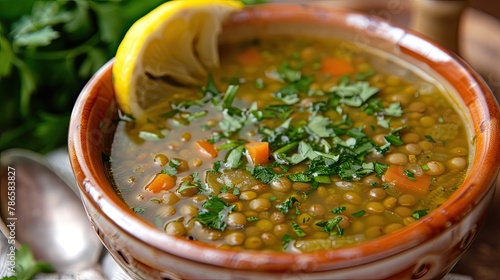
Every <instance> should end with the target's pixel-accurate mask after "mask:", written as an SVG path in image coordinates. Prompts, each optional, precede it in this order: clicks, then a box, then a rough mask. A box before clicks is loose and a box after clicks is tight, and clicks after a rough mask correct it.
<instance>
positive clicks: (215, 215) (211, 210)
mask: <svg viewBox="0 0 500 280" xmlns="http://www.w3.org/2000/svg"><path fill="white" fill-rule="evenodd" d="M234 207H235V206H234V205H231V206H230V205H229V204H227V203H226V202H225V201H224V200H222V199H221V198H219V197H217V196H215V195H210V197H209V198H208V200H206V201H205V202H204V203H203V205H202V209H200V211H199V212H198V216H196V220H197V221H199V222H200V223H202V224H203V225H204V226H206V227H209V228H213V229H219V230H224V229H226V227H227V224H226V220H227V216H228V215H229V214H230V213H231V212H233V209H234Z"/></svg>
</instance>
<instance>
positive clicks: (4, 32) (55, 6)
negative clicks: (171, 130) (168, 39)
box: [0, 0, 165, 152]
mask: <svg viewBox="0 0 500 280" xmlns="http://www.w3.org/2000/svg"><path fill="white" fill-rule="evenodd" d="M163 2H165V1H164V0H149V1H133V0H116V1H111V0H110V1H97V0H95V1H94V0H74V1H62V0H53V1H35V0H23V1H0V94H1V99H2V102H0V111H1V112H2V118H0V133H1V135H2V137H1V138H0V150H5V149H8V148H12V147H21V148H27V149H31V150H35V151H38V152H48V151H50V150H52V149H54V148H56V147H58V146H62V145H65V144H66V139H67V132H68V122H69V116H70V113H71V110H72V108H73V105H74V102H75V100H76V98H77V96H78V94H79V92H80V91H81V89H82V88H83V86H84V85H85V83H86V82H87V81H88V80H89V79H90V77H91V76H92V75H93V74H94V73H95V72H96V71H97V69H99V68H100V67H101V66H102V65H103V64H104V63H105V62H106V61H108V60H109V59H111V58H112V57H113V56H114V54H115V52H116V49H117V47H118V45H119V43H120V41H121V39H122V38H123V36H124V35H125V33H126V31H127V30H128V28H129V27H130V26H131V25H132V24H133V23H134V22H135V21H136V20H138V19H139V18H140V17H142V16H143V15H145V14H146V13H148V12H149V11H151V10H152V9H154V8H155V7H156V6H158V5H159V4H161V3H163Z"/></svg>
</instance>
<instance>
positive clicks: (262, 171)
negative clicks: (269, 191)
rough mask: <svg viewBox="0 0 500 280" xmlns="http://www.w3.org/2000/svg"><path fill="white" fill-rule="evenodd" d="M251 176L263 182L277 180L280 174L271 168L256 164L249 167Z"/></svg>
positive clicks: (267, 182)
mask: <svg viewBox="0 0 500 280" xmlns="http://www.w3.org/2000/svg"><path fill="white" fill-rule="evenodd" d="M251 173H252V176H253V177H254V178H255V179H257V180H260V181H261V182H262V183H264V184H269V183H271V182H272V181H275V180H278V179H279V178H280V177H281V176H282V175H281V174H278V173H276V172H274V171H273V170H272V168H270V167H268V166H263V165H257V166H255V167H254V168H252V169H251Z"/></svg>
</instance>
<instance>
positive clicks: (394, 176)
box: [384, 165, 432, 198]
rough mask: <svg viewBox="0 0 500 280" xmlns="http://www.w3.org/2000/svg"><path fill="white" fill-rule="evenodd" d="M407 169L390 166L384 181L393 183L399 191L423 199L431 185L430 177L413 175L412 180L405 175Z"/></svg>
mask: <svg viewBox="0 0 500 280" xmlns="http://www.w3.org/2000/svg"><path fill="white" fill-rule="evenodd" d="M406 169H407V168H406V167H404V166H400V165H391V166H389V168H388V169H387V170H386V172H385V175H384V181H385V182H388V183H393V184H394V185H395V186H396V188H398V189H399V190H400V191H403V192H408V193H411V194H413V195H415V196H417V197H419V198H423V197H425V195H426V194H427V193H428V192H429V186H430V184H431V180H432V178H431V176H429V175H427V174H425V173H422V175H420V176H418V175H415V180H412V179H410V178H409V177H408V175H406V174H405V170H406Z"/></svg>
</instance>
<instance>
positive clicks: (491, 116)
mask: <svg viewBox="0 0 500 280" xmlns="http://www.w3.org/2000/svg"><path fill="white" fill-rule="evenodd" d="M270 14H272V17H273V19H271V20H270V21H272V22H273V21H280V20H285V19H290V18H293V17H296V16H297V15H296V14H299V15H301V16H306V17H307V18H308V20H313V21H314V20H318V19H317V18H316V19H312V17H313V16H316V17H319V16H326V15H328V16H340V17H343V18H342V19H343V20H344V21H345V20H346V18H347V17H349V16H355V17H363V18H365V19H366V20H368V23H369V24H376V25H381V24H382V25H384V28H387V29H388V30H393V31H394V32H398V34H402V35H401V37H398V38H390V37H388V38H386V39H387V40H393V41H392V42H391V43H394V44H395V45H397V46H398V47H399V48H400V49H401V52H402V53H404V54H406V55H410V56H412V57H414V58H417V59H419V60H421V61H422V63H424V64H429V65H434V66H435V67H433V68H434V70H436V71H437V72H438V74H440V75H442V76H443V77H444V78H445V79H446V80H448V81H450V83H451V84H452V86H453V87H455V88H456V89H457V91H458V92H459V93H460V94H461V96H462V99H464V98H465V97H466V96H467V95H471V96H474V98H472V97H469V99H468V101H466V105H467V107H468V108H469V110H471V114H472V120H474V122H473V123H472V125H473V127H472V128H471V133H472V134H474V133H475V135H476V138H475V141H476V143H475V144H476V145H475V154H474V156H473V158H471V159H473V162H472V164H471V168H470V170H469V173H468V175H467V176H466V178H465V180H464V182H463V184H462V186H461V187H460V188H459V189H458V190H457V191H456V192H455V193H454V194H453V195H452V196H451V197H450V198H449V199H448V200H447V201H446V202H445V203H444V204H443V205H441V206H440V207H439V208H438V209H437V210H435V211H432V212H431V213H429V214H428V215H426V216H425V217H423V218H421V219H420V220H418V221H416V222H415V223H412V224H410V225H408V226H405V227H404V228H403V229H401V230H399V231H397V232H395V233H392V234H387V235H384V236H382V237H379V238H377V239H374V240H371V241H365V242H363V243H361V244H359V245H356V246H354V247H345V248H339V249H333V250H328V251H319V252H311V253H301V254H288V253H281V252H261V251H258V252H255V251H242V252H239V251H238V252H236V251H228V250H222V249H216V248H213V247H211V246H209V245H206V244H202V243H200V242H193V241H190V240H186V239H185V238H179V237H174V236H169V235H166V234H164V233H163V232H162V231H160V230H159V229H157V228H156V227H154V225H152V224H149V223H148V222H146V221H145V220H142V219H141V218H139V217H138V216H137V215H135V214H133V212H132V211H131V210H130V209H128V208H127V207H126V205H125V203H123V202H121V200H119V199H117V198H118V195H115V196H116V197H112V196H110V195H108V194H107V192H105V191H102V189H101V186H102V185H105V184H107V185H109V187H111V186H110V184H109V183H107V182H106V181H104V180H103V178H99V175H98V173H97V171H96V168H97V169H98V168H99V167H98V166H95V163H93V162H92V161H91V159H90V157H89V153H88V146H87V145H88V143H87V140H88V137H89V135H88V131H87V129H88V127H87V125H88V120H89V116H90V114H91V113H92V110H91V108H92V107H93V106H94V105H95V103H96V102H97V100H98V99H99V98H100V97H98V96H96V95H97V92H98V88H99V87H101V86H103V85H104V84H105V81H104V82H103V81H102V79H104V78H107V79H108V83H109V80H110V79H111V73H110V72H111V68H112V65H113V60H110V61H109V62H108V63H107V64H106V65H105V66H103V67H102V68H101V69H100V70H99V71H98V72H97V73H96V74H95V75H94V76H93V77H92V78H91V80H90V81H89V82H88V84H87V85H86V86H85V88H84V89H83V90H82V92H81V94H80V96H79V97H78V100H77V101H76V103H75V107H74V109H73V112H72V116H71V120H70V132H69V136H68V146H69V151H70V161H71V164H72V168H73V171H74V173H75V175H76V178H77V179H78V180H79V181H78V185H79V188H80V193H81V194H82V196H84V197H85V198H86V199H87V200H88V201H90V203H92V204H93V206H94V207H96V209H100V210H101V213H102V214H103V215H104V216H105V217H106V218H108V219H109V220H110V221H113V223H115V225H116V226H117V227H120V228H121V229H123V230H124V231H126V232H127V233H129V234H130V236H132V237H134V238H136V239H137V240H139V241H140V242H143V243H145V244H148V246H151V247H156V248H158V249H160V250H163V251H165V252H166V253H169V254H172V255H176V256H179V257H182V258H186V259H190V260H193V261H196V262H201V263H206V264H211V265H216V266H221V267H227V268H237V269H243V270H245V269H247V270H250V269H251V270H255V269H257V270H279V271H284V270H289V269H290V268H291V264H299V263H301V264H304V263H307V264H308V265H312V266H313V267H314V269H315V270H318V271H319V270H328V269H335V268H341V267H351V266H355V265H358V264H361V263H368V262H371V261H374V260H377V259H378V258H380V257H388V256H392V255H395V254H397V253H400V252H403V251H406V250H409V249H410V248H412V247H415V246H417V245H419V244H422V243H425V242H427V241H429V240H431V239H432V238H433V237H434V236H436V235H438V234H439V233H440V232H442V231H445V230H446V228H449V227H450V226H451V225H453V224H456V223H458V222H459V221H460V220H462V219H463V217H464V216H465V215H466V214H467V213H469V212H470V211H471V209H472V208H473V207H474V205H476V204H478V203H479V202H480V201H481V200H482V199H483V198H484V195H485V193H486V192H487V190H488V188H490V187H492V183H493V182H494V180H495V179H496V174H498V172H499V170H500V166H499V164H498V162H500V147H499V145H495V144H494V137H495V135H499V131H500V124H499V116H500V113H499V108H498V104H497V103H496V100H495V99H494V97H493V94H492V93H491V91H490V90H489V89H488V87H487V86H486V84H485V82H484V81H483V80H482V78H481V77H480V76H479V75H478V74H477V73H476V72H475V71H474V70H473V69H472V68H471V67H470V66H469V65H467V63H465V62H464V61H463V60H462V59H461V58H460V57H458V56H457V55H455V54H454V53H452V52H450V51H448V50H446V49H444V48H443V47H441V46H439V45H438V44H437V43H435V42H432V41H431V40H429V39H426V38H424V37H423V36H421V35H419V34H417V33H416V32H413V31H410V30H407V29H404V28H401V27H397V26H395V25H394V24H389V23H387V22H384V21H381V20H379V19H377V18H374V17H373V16H369V15H366V14H362V13H359V12H354V11H348V10H345V9H337V8H331V7H323V6H315V5H308V4H265V5H257V6H252V7H247V8H245V9H244V10H243V11H240V12H237V13H236V14H235V16H233V17H232V18H231V23H232V24H241V23H242V22H246V21H248V20H249V19H250V20H254V21H261V20H265V19H266V17H269V16H270ZM267 20H269V19H268V18H267ZM337 21H338V20H337ZM350 28H354V29H356V28H360V27H359V26H358V27H356V26H350ZM413 44H416V45H417V46H425V48H420V49H419V48H418V47H417V48H415V47H414V46H413ZM429 53H431V54H432V53H434V54H438V55H439V56H440V58H442V59H446V65H444V64H443V63H442V62H436V61H435V59H436V58H435V57H433V56H430V55H429ZM445 66H446V67H453V69H454V71H452V73H448V72H446V71H444V69H442V68H443V67H445ZM436 67H438V69H436ZM439 67H441V68H439ZM457 74H461V75H462V76H461V79H458V78H456V77H453V75H457ZM457 79H458V80H457ZM457 83H458V84H457ZM108 86H109V85H108ZM457 87H459V88H457ZM110 90H112V89H110ZM484 165H486V166H487V167H488V168H484ZM478 174H481V176H477V175H478ZM444 221H446V222H444ZM389 248H390V249H389ZM361 256H363V257H361Z"/></svg>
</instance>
